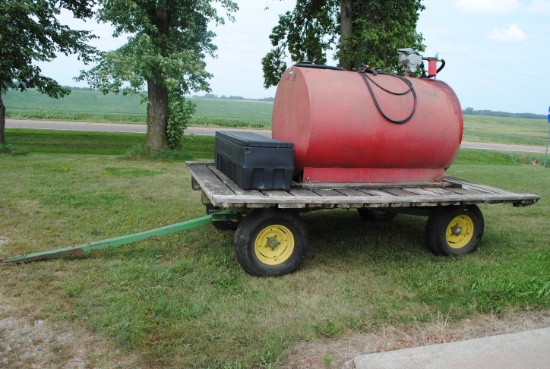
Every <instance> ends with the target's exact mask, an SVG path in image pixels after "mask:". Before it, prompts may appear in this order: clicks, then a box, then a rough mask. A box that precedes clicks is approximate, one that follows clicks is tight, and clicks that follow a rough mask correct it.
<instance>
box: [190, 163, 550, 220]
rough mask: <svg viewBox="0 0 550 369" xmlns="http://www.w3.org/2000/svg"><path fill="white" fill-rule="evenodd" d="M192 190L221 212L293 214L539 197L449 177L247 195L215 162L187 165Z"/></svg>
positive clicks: (519, 202) (517, 202) (527, 201)
mask: <svg viewBox="0 0 550 369" xmlns="http://www.w3.org/2000/svg"><path fill="white" fill-rule="evenodd" d="M187 166H188V168H189V171H190V172H191V175H192V177H193V189H195V190H202V191H203V193H204V196H206V197H207V198H208V201H209V202H210V203H212V205H214V206H216V207H220V208H224V209H226V208H265V207H271V206H276V207H279V208H293V209H304V208H311V209H317V208H318V209H322V208H363V207H365V208H380V207H383V208H388V207H395V208H408V207H433V206H449V205H471V204H496V203H512V204H513V205H514V206H527V205H532V204H534V203H536V202H537V201H538V200H539V198H540V197H539V196H537V195H533V194H517V193H513V192H509V191H504V190H501V189H498V188H495V187H490V186H486V185H482V184H479V183H473V182H469V181H466V180H463V179H459V178H453V177H445V181H444V182H441V183H433V184H425V183H424V184H420V183H401V184H369V183H312V184H297V183H294V184H293V186H292V188H291V189H290V190H287V191H274V190H265V191H263V190H252V191H245V190H242V189H241V188H240V187H239V186H237V185H236V184H235V183H234V182H233V181H232V180H230V179H229V178H228V177H227V176H225V175H224V174H223V173H222V172H220V171H219V170H217V169H216V167H215V165H214V164H213V163H198V162H190V163H187Z"/></svg>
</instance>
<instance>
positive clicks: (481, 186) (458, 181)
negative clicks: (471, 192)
mask: <svg viewBox="0 0 550 369" xmlns="http://www.w3.org/2000/svg"><path fill="white" fill-rule="evenodd" d="M445 180H446V181H448V182H450V183H456V184H459V185H461V186H462V187H465V186H468V187H472V188H475V189H477V190H485V191H488V192H490V193H500V194H508V193H513V192H509V191H506V190H502V189H500V188H496V187H491V186H488V185H484V184H481V183H475V182H470V181H467V180H465V179H460V178H455V177H445Z"/></svg>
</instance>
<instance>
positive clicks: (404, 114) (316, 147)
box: [272, 66, 463, 183]
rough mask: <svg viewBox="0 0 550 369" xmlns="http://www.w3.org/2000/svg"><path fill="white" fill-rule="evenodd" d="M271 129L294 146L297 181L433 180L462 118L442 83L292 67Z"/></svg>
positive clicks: (458, 137)
mask: <svg viewBox="0 0 550 369" xmlns="http://www.w3.org/2000/svg"><path fill="white" fill-rule="evenodd" d="M407 81H408V82H407ZM390 92H391V93H390ZM396 93H397V94H396ZM392 121H393V122H392ZM272 130H273V133H272V135H273V138H275V139H278V140H283V141H289V142H293V143H294V167H295V171H294V175H295V176H296V177H298V179H299V180H300V181H303V182H308V181H311V182H367V183H369V182H370V183H396V182H437V181H440V180H442V179H443V175H444V171H445V169H446V168H448V167H449V166H450V165H451V163H452V162H453V160H454V158H455V156H456V154H457V152H458V149H459V147H460V143H461V141H462V133H463V118H462V109H461V107H460V103H459V101H458V98H457V97H456V95H455V93H454V92H453V90H452V89H451V88H450V87H449V86H448V85H447V84H445V83H444V82H441V81H436V80H432V79H424V78H404V77H397V76H394V75H389V74H370V73H369V74H363V73H358V72H349V71H343V70H336V69H326V68H318V67H315V68H314V67H301V66H293V67H291V68H289V69H288V70H287V71H286V72H285V73H284V74H283V77H282V78H281V81H280V82H279V85H278V87H277V93H276V95H275V101H274V104H273V120H272Z"/></svg>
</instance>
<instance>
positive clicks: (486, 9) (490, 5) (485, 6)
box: [455, 0, 536, 14]
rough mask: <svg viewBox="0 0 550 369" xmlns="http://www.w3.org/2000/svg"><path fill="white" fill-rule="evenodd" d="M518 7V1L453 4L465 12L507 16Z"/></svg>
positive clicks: (460, 0) (467, 0)
mask: <svg viewBox="0 0 550 369" xmlns="http://www.w3.org/2000/svg"><path fill="white" fill-rule="evenodd" d="M535 1H536V0H535ZM519 6H520V3H519V1H518V0H458V1H457V2H456V4H455V7H456V8H458V9H460V10H464V11H467V12H474V13H495V14H509V13H512V12H514V11H516V10H518V9H519Z"/></svg>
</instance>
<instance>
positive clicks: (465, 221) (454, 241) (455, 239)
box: [446, 215, 474, 249]
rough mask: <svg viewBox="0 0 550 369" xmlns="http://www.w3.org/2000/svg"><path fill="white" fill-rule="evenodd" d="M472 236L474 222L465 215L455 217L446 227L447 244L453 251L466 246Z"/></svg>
mask: <svg viewBox="0 0 550 369" xmlns="http://www.w3.org/2000/svg"><path fill="white" fill-rule="evenodd" d="M473 236H474V222H473V221H472V218H470V217H469V216H467V215H459V216H457V217H455V218H454V219H453V220H451V222H450V223H449V225H448V226H447V232H446V238H447V243H448V244H449V246H450V247H452V248H453V249H461V248H463V247H465V246H466V245H468V243H470V241H471V240H472V237H473Z"/></svg>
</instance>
